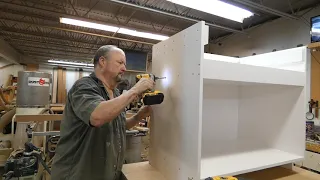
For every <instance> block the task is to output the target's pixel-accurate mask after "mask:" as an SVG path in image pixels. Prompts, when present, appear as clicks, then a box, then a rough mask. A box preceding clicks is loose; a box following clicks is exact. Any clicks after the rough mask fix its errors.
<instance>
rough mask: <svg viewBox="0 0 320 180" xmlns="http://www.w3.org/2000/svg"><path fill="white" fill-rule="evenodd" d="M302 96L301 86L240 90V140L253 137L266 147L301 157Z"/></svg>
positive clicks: (302, 147) (273, 86) (303, 108)
mask: <svg viewBox="0 0 320 180" xmlns="http://www.w3.org/2000/svg"><path fill="white" fill-rule="evenodd" d="M305 95H306V93H305V89H304V88H303V87H295V86H283V85H265V86H243V87H241V90H240V100H239V102H240V103H239V138H241V139H248V140H250V139H251V138H252V137H254V139H255V140H256V141H257V142H263V143H264V144H265V145H266V146H267V147H271V148H275V149H279V150H282V151H285V152H288V153H292V154H296V155H298V156H304V146H305V142H304V140H305V121H304V120H305V112H307V108H306V106H305V102H306V99H305ZM293 139H294V141H292V140H293ZM250 141H252V140H250Z"/></svg>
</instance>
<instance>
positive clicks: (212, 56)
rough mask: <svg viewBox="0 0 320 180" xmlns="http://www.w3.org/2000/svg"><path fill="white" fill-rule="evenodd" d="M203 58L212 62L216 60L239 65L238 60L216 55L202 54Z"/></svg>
mask: <svg viewBox="0 0 320 180" xmlns="http://www.w3.org/2000/svg"><path fill="white" fill-rule="evenodd" d="M203 57H204V59H212V60H216V61H224V62H231V63H240V58H235V57H229V56H221V55H217V54H209V53H204V56H203Z"/></svg>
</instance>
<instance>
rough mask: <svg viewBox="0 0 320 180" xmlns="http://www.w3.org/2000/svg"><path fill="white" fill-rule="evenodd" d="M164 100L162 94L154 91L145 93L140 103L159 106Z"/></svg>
mask: <svg viewBox="0 0 320 180" xmlns="http://www.w3.org/2000/svg"><path fill="white" fill-rule="evenodd" d="M163 99H164V94H163V93H162V92H160V91H154V92H149V93H145V94H144V95H143V98H142V101H143V104H144V105H154V104H161V103H162V102H163Z"/></svg>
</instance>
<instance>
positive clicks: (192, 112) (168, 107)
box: [149, 22, 208, 180]
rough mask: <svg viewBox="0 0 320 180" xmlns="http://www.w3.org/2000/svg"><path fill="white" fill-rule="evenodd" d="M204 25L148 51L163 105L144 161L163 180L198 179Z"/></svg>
mask: <svg viewBox="0 0 320 180" xmlns="http://www.w3.org/2000/svg"><path fill="white" fill-rule="evenodd" d="M207 42H208V26H206V25H205V24H204V22H199V23H197V24H195V25H193V26H191V27H190V28H188V29H186V30H184V31H182V32H180V33H178V34H176V35H174V36H172V37H170V38H169V39H167V40H165V41H162V42H160V43H158V44H156V45H154V46H153V54H152V73H153V74H155V75H156V76H165V77H166V79H164V80H159V81H157V83H156V89H158V90H160V91H163V92H164V97H165V98H164V101H163V103H162V104H160V105H154V106H153V111H154V114H153V116H152V119H151V129H150V133H151V135H150V152H149V157H150V158H149V159H150V163H151V165H152V166H153V167H155V168H156V169H157V170H158V171H159V172H160V173H161V174H163V175H164V176H165V177H166V178H167V179H168V180H188V179H192V180H199V178H200V155H201V152H200V150H201V149H200V144H201V142H200V141H201V137H200V135H201V119H202V118H201V115H202V114H201V113H200V111H201V109H202V103H201V102H202V86H203V85H202V78H201V77H200V67H201V64H200V63H201V60H202V59H203V56H204V45H205V44H207Z"/></svg>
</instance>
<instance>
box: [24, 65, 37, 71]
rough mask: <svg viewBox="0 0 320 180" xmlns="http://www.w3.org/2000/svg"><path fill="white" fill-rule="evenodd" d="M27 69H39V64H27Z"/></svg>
mask: <svg viewBox="0 0 320 180" xmlns="http://www.w3.org/2000/svg"><path fill="white" fill-rule="evenodd" d="M26 70H27V71H39V64H27V67H26Z"/></svg>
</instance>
